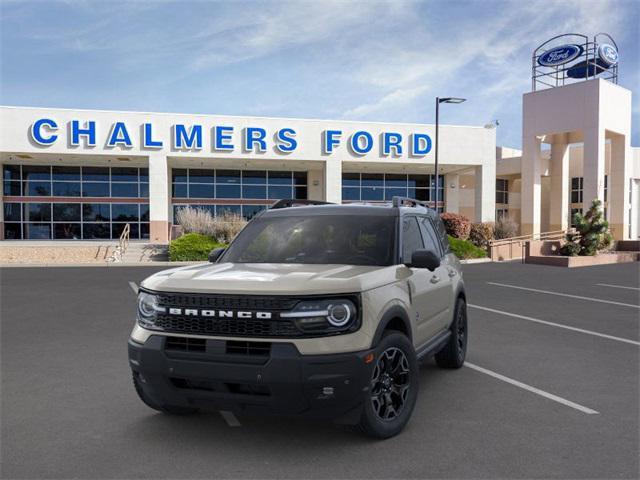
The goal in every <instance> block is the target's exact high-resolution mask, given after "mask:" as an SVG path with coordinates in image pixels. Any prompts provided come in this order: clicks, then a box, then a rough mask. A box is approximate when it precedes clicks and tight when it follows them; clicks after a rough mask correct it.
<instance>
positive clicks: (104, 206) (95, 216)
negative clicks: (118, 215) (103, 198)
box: [82, 203, 111, 222]
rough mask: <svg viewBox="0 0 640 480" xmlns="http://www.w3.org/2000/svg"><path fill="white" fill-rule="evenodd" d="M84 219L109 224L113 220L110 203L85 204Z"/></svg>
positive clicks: (83, 207)
mask: <svg viewBox="0 0 640 480" xmlns="http://www.w3.org/2000/svg"><path fill="white" fill-rule="evenodd" d="M82 219H83V220H84V221H88V222H103V221H104V222H108V221H109V220H111V205H110V204H108V203H84V204H83V205H82Z"/></svg>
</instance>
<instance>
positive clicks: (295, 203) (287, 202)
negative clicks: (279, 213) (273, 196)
mask: <svg viewBox="0 0 640 480" xmlns="http://www.w3.org/2000/svg"><path fill="white" fill-rule="evenodd" d="M308 205H333V204H332V203H331V202H323V201H322V200H296V199H294V198H283V199H282V200H278V201H277V202H275V203H274V204H273V205H271V206H270V207H269V210H275V209H278V208H289V207H301V206H308Z"/></svg>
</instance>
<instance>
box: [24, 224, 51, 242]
mask: <svg viewBox="0 0 640 480" xmlns="http://www.w3.org/2000/svg"><path fill="white" fill-rule="evenodd" d="M23 235H24V238H26V239H28V240H47V239H50V238H51V224H50V223H25V224H24V225H23Z"/></svg>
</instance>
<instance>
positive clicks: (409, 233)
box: [402, 217, 424, 262]
mask: <svg viewBox="0 0 640 480" xmlns="http://www.w3.org/2000/svg"><path fill="white" fill-rule="evenodd" d="M421 248H424V245H423V243H422V236H421V235H420V228H419V227H418V220H417V218H416V217H405V218H404V219H403V220H402V261H403V262H410V261H411V255H412V254H413V252H414V251H415V250H419V249H421Z"/></svg>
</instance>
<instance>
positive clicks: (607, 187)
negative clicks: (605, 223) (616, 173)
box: [604, 175, 609, 217]
mask: <svg viewBox="0 0 640 480" xmlns="http://www.w3.org/2000/svg"><path fill="white" fill-rule="evenodd" d="M608 193H609V175H605V176H604V201H605V202H606V201H607V195H608ZM605 217H606V215H605Z"/></svg>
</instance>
